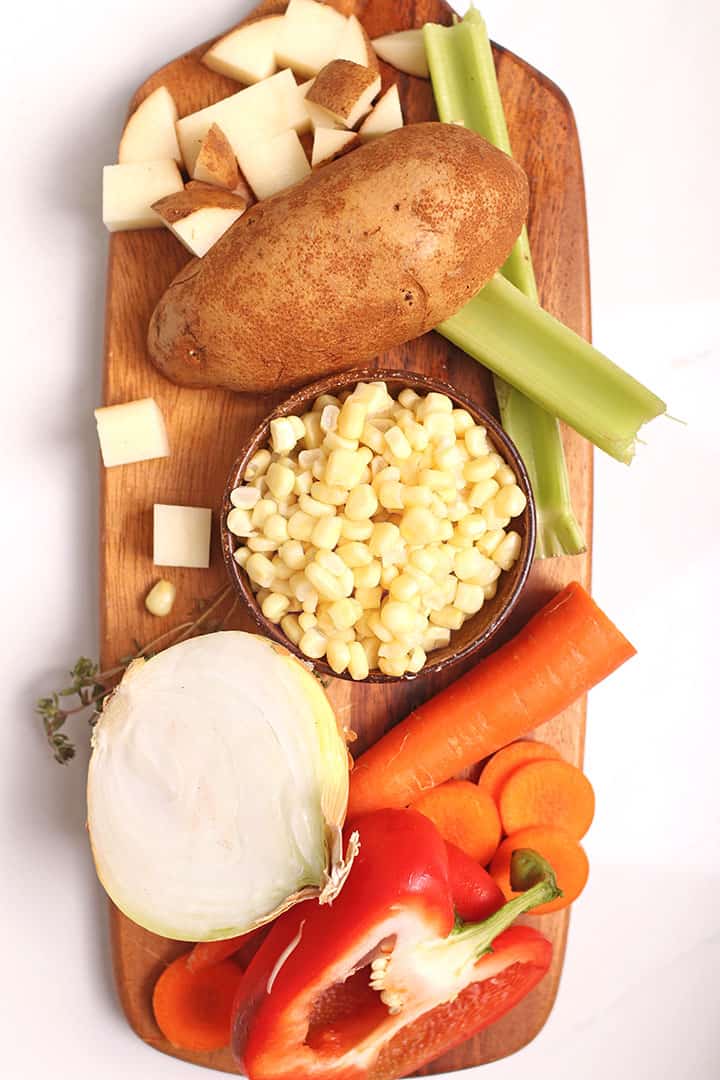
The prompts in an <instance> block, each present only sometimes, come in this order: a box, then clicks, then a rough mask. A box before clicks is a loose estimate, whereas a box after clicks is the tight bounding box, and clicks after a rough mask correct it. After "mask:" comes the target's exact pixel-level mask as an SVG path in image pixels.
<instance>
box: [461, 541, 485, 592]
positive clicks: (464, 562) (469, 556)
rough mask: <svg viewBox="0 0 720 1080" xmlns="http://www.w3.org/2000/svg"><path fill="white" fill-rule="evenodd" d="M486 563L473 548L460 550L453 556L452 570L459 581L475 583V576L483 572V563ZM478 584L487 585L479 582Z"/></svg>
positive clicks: (483, 557) (482, 556)
mask: <svg viewBox="0 0 720 1080" xmlns="http://www.w3.org/2000/svg"><path fill="white" fill-rule="evenodd" d="M488 561H489V560H487V559H485V556H484V555H481V553H480V552H479V551H478V550H477V549H476V548H474V547H471V548H465V549H463V548H461V549H460V550H459V551H457V552H456V554H455V559H454V562H453V569H454V571H455V574H456V576H457V577H458V578H459V579H460V581H475V579H476V578H477V576H478V575H479V574H481V573H482V572H483V566H484V563H486V562H488ZM479 584H487V582H480V583H479Z"/></svg>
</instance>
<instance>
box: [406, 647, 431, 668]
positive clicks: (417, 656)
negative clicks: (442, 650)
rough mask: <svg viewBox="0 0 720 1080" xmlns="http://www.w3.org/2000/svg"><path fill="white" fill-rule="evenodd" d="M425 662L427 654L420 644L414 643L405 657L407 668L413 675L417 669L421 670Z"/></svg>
mask: <svg viewBox="0 0 720 1080" xmlns="http://www.w3.org/2000/svg"><path fill="white" fill-rule="evenodd" d="M426 663H427V654H426V652H425V650H424V649H423V648H422V646H421V645H414V646H413V648H412V649H411V650H410V652H409V654H408V659H407V670H408V671H411V672H412V673H413V675H417V673H418V671H422V669H423V668H424V667H425V664H426Z"/></svg>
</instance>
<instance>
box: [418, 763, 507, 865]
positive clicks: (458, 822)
mask: <svg viewBox="0 0 720 1080" xmlns="http://www.w3.org/2000/svg"><path fill="white" fill-rule="evenodd" d="M413 809H415V810H419V811H420V813H421V814H424V815H425V817H428V818H430V820H431V821H432V822H433V824H434V825H435V827H436V828H437V830H438V832H439V833H440V835H441V836H442V838H443V840H446V841H447V842H448V843H449V844H455V846H456V847H459V848H460V850H461V851H464V852H465V854H466V855H469V856H470V858H471V859H475V861H476V862H479V863H482V864H483V865H485V864H486V863H488V862H490V859H492V857H493V855H494V854H495V852H496V851H497V846H498V844H499V843H500V835H501V829H500V815H499V814H498V811H497V807H496V806H495V803H494V801H493V799H492V798H491V797H490V796H489V795H488V793H487V791H483V790H482V789H481V788H479V787H478V786H477V784H472V783H471V782H470V781H469V780H448V781H447V783H445V784H440V786H439V787H436V788H431V789H430V791H426V792H425V794H424V795H421V796H420V798H419V799H416V800H415V802H414V803H413Z"/></svg>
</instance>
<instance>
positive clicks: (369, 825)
mask: <svg viewBox="0 0 720 1080" xmlns="http://www.w3.org/2000/svg"><path fill="white" fill-rule="evenodd" d="M353 827H354V828H356V829H357V830H358V831H359V833H360V853H359V855H358V856H357V858H356V861H355V864H354V866H353V870H352V873H351V874H350V876H349V878H348V881H347V883H346V885H345V886H344V888H343V891H342V892H341V893H340V895H339V897H338V898H337V899H336V900H335V901H334V903H333V904H332V906H330V907H320V906H319V905H317V904H316V903H314V902H313V903H307V904H302V905H299V906H297V907H296V908H294V909H292V910H291V911H289V912H288V913H287V914H286V915H285V916H283V917H282V918H281V919H279V920H278V922H277V923H276V924H275V926H274V927H273V929H272V930H271V931H270V933H269V935H268V937H267V939H266V940H265V942H264V943H263V945H262V946H261V947H260V949H259V950H258V953H257V955H256V957H255V959H254V960H253V962H252V963H251V965H250V967H249V969H248V971H247V972H246V975H245V977H244V979H243V982H242V983H241V986H240V989H239V992H238V997H237V1000H236V1003H235V1024H234V1035H233V1049H234V1051H235V1054H236V1056H237V1057H238V1059H239V1060H240V1061H241V1062H242V1063H243V1064H244V1067H245V1070H246V1072H247V1075H248V1076H249V1077H250V1080H316V1078H326V1077H327V1078H332V1080H353V1078H358V1080H359V1078H360V1077H366V1076H371V1075H372V1070H373V1069H374V1068H375V1067H376V1066H377V1067H380V1065H381V1063H382V1058H381V1053H382V1051H383V1049H385V1051H386V1053H389V1054H391V1056H392V1052H391V1048H392V1046H393V1043H394V1040H395V1039H397V1038H398V1037H399V1034H400V1032H401V1031H403V1030H404V1029H405V1028H407V1027H411V1026H413V1025H414V1024H415V1023H416V1022H421V1021H422V1020H423V1019H424V1018H425V1017H426V1016H428V1015H431V1014H432V1012H433V1011H434V1010H435V1009H436V1008H437V1007H439V1006H442V1005H443V1003H444V1002H448V1001H451V1000H452V999H455V998H457V1000H458V1001H459V1000H460V998H461V997H462V994H463V993H464V991H465V990H466V988H468V987H470V986H471V985H473V984H475V983H477V982H478V981H481V980H485V979H489V978H491V977H492V976H499V975H500V973H501V972H503V971H504V970H505V969H506V968H508V967H510V966H511V965H513V964H516V963H520V962H521V961H523V954H522V951H521V952H518V951H517V950H516V951H514V952H513V951H512V950H510V949H508V950H501V951H500V952H494V951H493V950H492V948H491V946H492V945H493V942H494V941H495V939H498V937H499V935H500V934H501V933H502V931H503V930H504V929H506V928H507V926H509V924H510V922H512V921H513V920H514V918H515V917H516V916H517V915H519V914H521V913H522V911H523V910H528V909H529V908H530V907H532V906H534V905H535V904H537V903H541V902H543V901H544V900H546V899H547V897H548V895H555V894H556V890H555V886H554V882H553V883H552V885H550V883H549V882H544V881H543V882H539V883H538V884H537V885H535V886H533V888H532V889H531V890H530V891H529V892H528V893H527V894H525V895H524V896H523V897H517V898H516V899H515V900H513V901H511V902H510V903H508V904H505V905H504V906H503V908H502V909H501V910H500V911H499V912H496V913H495V914H493V915H491V916H490V918H489V919H488V920H486V921H484V922H481V923H478V924H477V925H469V926H462V927H459V928H457V929H454V909H453V902H452V895H451V890H450V885H449V879H448V856H447V851H446V848H445V845H444V843H443V841H442V839H441V838H440V835H439V833H438V832H437V830H436V829H435V827H434V825H432V823H431V822H430V821H429V820H428V819H427V818H424V817H423V816H422V815H420V814H418V813H416V812H415V811H412V810H383V811H377V812H375V813H372V814H368V815H367V816H366V817H364V818H360V819H358V820H356V821H355V822H354V823H353ZM552 890H555V892H553V891H552ZM485 954H488V955H485ZM527 963H528V967H529V968H530V967H534V966H537V965H533V964H531V963H530V960H528V961H527ZM540 966H541V965H540ZM538 977H539V976H538ZM507 997H508V1000H509V1001H510V1004H509V1005H508V1006H507V1007H508V1008H509V1007H511V1005H512V1004H514V999H512V1000H511V999H510V996H509V995H508V996H507ZM494 1009H495V1004H494V999H493V1009H492V1010H491V1009H490V1008H489V1006H488V999H487V997H486V998H485V999H484V1004H483V1008H480V1007H478V1009H477V1010H473V1011H472V1016H473V1018H472V1024H474V1025H475V1029H477V1028H479V1027H482V1026H483V1021H484V1017H485V1014H486V1013H488V1014H492V1013H493V1011H494ZM483 1010H484V1011H483ZM469 1014H470V1010H469V1009H468V1015H469ZM469 1023H470V1021H468V1022H467V1023H466V1025H465V1026H468V1024H469ZM464 1030H465V1027H463V1031H464ZM446 1034H448V1035H449V1034H450V1033H446ZM462 1037H465V1035H463V1036H462ZM427 1041H428V1043H431V1042H433V1040H432V1039H430V1038H429V1037H428V1039H427ZM435 1041H437V1038H435ZM411 1042H412V1045H413V1046H414V1047H415V1049H414V1050H413V1053H418V1052H419V1050H418V1049H417V1048H418V1047H420V1046H421V1045H422V1044H423V1039H419V1040H416V1041H415V1042H413V1041H412V1040H411ZM438 1052H439V1051H438ZM394 1067H395V1066H394V1065H393V1068H394ZM413 1067H417V1066H416V1065H415V1066H413ZM402 1071H403V1072H404V1071H405V1070H404V1068H403V1070H402ZM394 1075H400V1074H399V1073H395V1074H394Z"/></svg>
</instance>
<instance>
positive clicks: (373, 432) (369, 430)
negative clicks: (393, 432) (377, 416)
mask: <svg viewBox="0 0 720 1080" xmlns="http://www.w3.org/2000/svg"><path fill="white" fill-rule="evenodd" d="M359 441H360V442H361V443H363V444H364V445H365V446H369V447H370V449H371V450H372V451H373V452H374V453H376V454H382V452H383V450H384V449H385V436H384V435H383V433H382V431H379V430H378V428H376V427H375V425H374V424H371V423H370V422H369V421H368V423H366V424H365V426H364V427H363V429H362V432H361V434H360V437H359Z"/></svg>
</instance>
